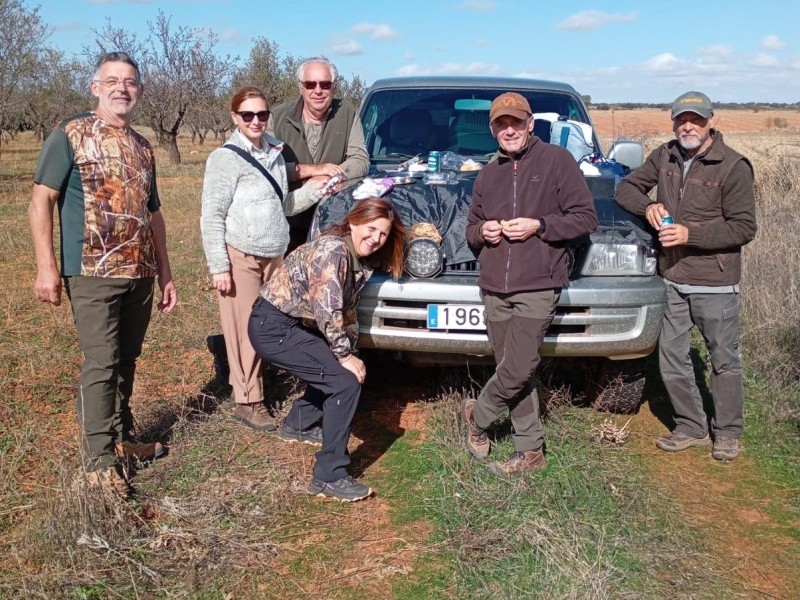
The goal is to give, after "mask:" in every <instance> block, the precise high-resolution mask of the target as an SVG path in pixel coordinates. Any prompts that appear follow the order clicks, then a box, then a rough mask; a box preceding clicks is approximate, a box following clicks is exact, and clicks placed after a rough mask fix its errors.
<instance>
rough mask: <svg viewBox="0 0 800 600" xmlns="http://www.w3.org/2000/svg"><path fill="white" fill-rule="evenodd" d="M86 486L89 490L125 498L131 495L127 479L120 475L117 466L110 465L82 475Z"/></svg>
mask: <svg viewBox="0 0 800 600" xmlns="http://www.w3.org/2000/svg"><path fill="white" fill-rule="evenodd" d="M84 475H85V477H86V485H87V486H88V487H89V488H90V489H94V490H100V491H101V492H103V493H107V494H112V495H114V496H119V497H120V498H127V497H128V496H129V495H130V493H131V486H130V484H128V481H127V479H125V477H123V476H122V474H121V473H120V467H119V466H118V465H111V466H110V467H106V468H105V469H98V470H97V471H88V472H86V473H84Z"/></svg>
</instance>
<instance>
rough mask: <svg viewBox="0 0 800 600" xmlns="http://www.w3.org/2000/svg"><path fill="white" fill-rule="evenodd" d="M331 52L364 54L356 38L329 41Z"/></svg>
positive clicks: (349, 54)
mask: <svg viewBox="0 0 800 600" xmlns="http://www.w3.org/2000/svg"><path fill="white" fill-rule="evenodd" d="M331 52H333V53H334V54H339V55H340V56H355V55H356V54H364V48H362V47H361V44H359V43H358V42H357V41H356V40H340V41H335V42H332V43H331Z"/></svg>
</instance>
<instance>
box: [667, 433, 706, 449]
mask: <svg viewBox="0 0 800 600" xmlns="http://www.w3.org/2000/svg"><path fill="white" fill-rule="evenodd" d="M710 445H711V438H710V437H708V434H706V436H705V437H701V438H696V437H692V436H690V435H686V434H685V433H678V432H677V431H673V432H672V433H670V434H669V435H665V436H664V437H662V438H661V439H660V440H658V441H657V442H656V447H657V448H660V449H661V450H665V451H667V452H680V451H681V450H686V449H687V448H705V447H706V446H710Z"/></svg>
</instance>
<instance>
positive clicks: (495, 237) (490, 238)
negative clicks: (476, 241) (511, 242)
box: [480, 221, 503, 246]
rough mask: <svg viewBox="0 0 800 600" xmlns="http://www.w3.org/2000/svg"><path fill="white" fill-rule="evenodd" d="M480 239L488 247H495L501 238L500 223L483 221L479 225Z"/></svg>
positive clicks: (501, 229) (501, 227)
mask: <svg viewBox="0 0 800 600" xmlns="http://www.w3.org/2000/svg"><path fill="white" fill-rule="evenodd" d="M480 233H481V237H482V238H483V240H484V241H485V242H486V243H487V244H489V245H490V246H496V245H497V244H499V243H500V240H501V239H502V238H503V226H502V225H500V221H485V222H484V223H483V225H481V230H480Z"/></svg>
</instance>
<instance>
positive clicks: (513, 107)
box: [489, 92, 533, 123]
mask: <svg viewBox="0 0 800 600" xmlns="http://www.w3.org/2000/svg"><path fill="white" fill-rule="evenodd" d="M532 114H533V113H532V112H531V105H530V104H528V101H527V100H526V99H525V97H524V96H522V95H520V94H517V93H516V92H506V93H505V94H500V95H499V96H498V97H497V98H495V99H494V100H493V101H492V107H491V108H490V109H489V122H490V123H494V120H495V119H497V118H498V117H502V116H503V115H510V116H512V117H516V118H517V119H521V120H523V121H525V120H527V119H528V118H529V117H530V116H531V115H532Z"/></svg>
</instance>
